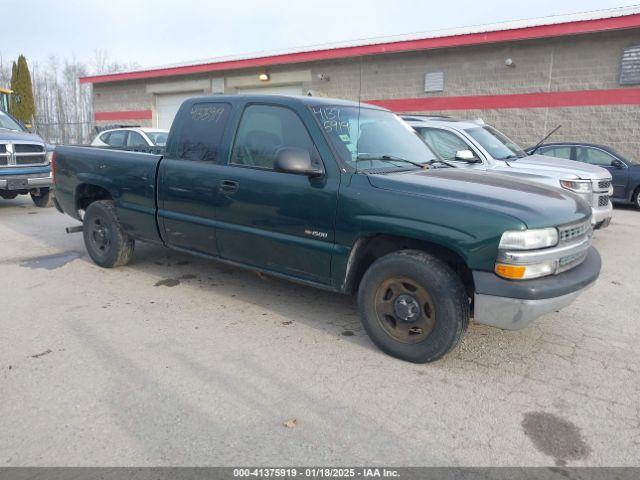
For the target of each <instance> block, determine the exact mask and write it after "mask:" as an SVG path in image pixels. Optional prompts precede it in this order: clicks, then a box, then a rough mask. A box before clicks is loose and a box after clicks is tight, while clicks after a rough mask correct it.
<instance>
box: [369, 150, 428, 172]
mask: <svg viewBox="0 0 640 480" xmlns="http://www.w3.org/2000/svg"><path fill="white" fill-rule="evenodd" d="M361 160H382V161H386V162H404V163H410V164H411V165H415V166H416V167H419V168H422V169H426V168H428V167H427V165H428V163H419V162H414V161H413V160H407V159H406V158H401V157H396V156H393V155H371V154H369V153H360V154H359V155H358V157H357V158H356V163H357V162H359V161H361ZM396 166H397V165H396Z"/></svg>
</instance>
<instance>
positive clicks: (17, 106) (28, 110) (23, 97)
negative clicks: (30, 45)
mask: <svg viewBox="0 0 640 480" xmlns="http://www.w3.org/2000/svg"><path fill="white" fill-rule="evenodd" d="M11 90H13V93H14V97H13V99H12V102H11V107H12V113H13V115H14V116H15V117H16V118H17V119H18V120H20V121H21V122H23V123H33V120H34V117H35V115H36V107H35V103H34V101H33V87H32V84H31V73H30V72H29V65H27V59H26V58H25V57H24V55H20V56H19V57H18V63H17V64H16V63H15V62H14V63H13V68H12V71H11Z"/></svg>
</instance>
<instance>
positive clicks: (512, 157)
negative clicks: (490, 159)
mask: <svg viewBox="0 0 640 480" xmlns="http://www.w3.org/2000/svg"><path fill="white" fill-rule="evenodd" d="M519 158H522V157H519V156H518V155H515V154H511V155H507V156H506V157H501V158H498V159H497V160H517V159H519Z"/></svg>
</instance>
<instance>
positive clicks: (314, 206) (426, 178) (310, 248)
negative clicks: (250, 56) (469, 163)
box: [54, 96, 600, 362]
mask: <svg viewBox="0 0 640 480" xmlns="http://www.w3.org/2000/svg"><path fill="white" fill-rule="evenodd" d="M436 167H441V168H436ZM54 176H55V182H56V189H57V190H56V198H55V202H56V206H57V207H58V209H59V210H60V211H62V212H65V213H67V214H69V215H71V216H72V217H74V218H76V219H80V220H82V222H83V235H84V241H85V244H86V248H87V250H88V252H89V255H90V256H91V258H92V259H93V261H94V262H95V263H97V264H98V265H100V266H103V267H116V266H120V265H125V264H126V263H127V262H129V261H130V260H131V257H132V254H133V249H134V243H135V242H136V241H143V242H152V243H156V244H160V245H165V246H168V247H171V248H174V249H176V250H180V251H185V252H190V253H194V254H196V255H200V256H203V257H207V258H214V259H218V260H220V261H223V262H227V263H230V264H234V265H240V266H243V267H247V268H250V269H254V270H257V271H261V272H265V273H268V274H272V275H275V276H279V277H285V278H287V279H291V280H295V281H298V282H302V283H305V284H308V285H313V286H316V287H320V288H324V289H329V290H333V291H336V292H341V293H345V294H351V293H357V296H358V304H359V311H360V316H361V320H362V322H363V325H364V327H365V329H366V331H367V333H368V334H369V336H370V337H371V339H372V340H373V342H374V343H375V344H376V345H378V347H380V348H381V349H382V350H384V351H385V352H387V353H389V354H391V355H394V356H397V357H399V358H402V359H405V360H409V361H413V362H429V361H433V360H436V359H438V358H440V357H442V356H443V355H445V354H446V353H447V352H449V351H450V350H451V349H452V348H453V347H454V346H455V345H456V344H457V343H458V341H459V339H460V336H461V335H462V333H463V331H464V330H465V329H466V327H467V325H468V322H469V318H470V315H473V317H474V318H475V321H476V322H479V323H484V324H488V325H493V326H496V327H500V328H507V329H519V328H522V327H524V326H526V325H528V324H530V323H531V322H532V321H533V320H534V319H536V318H537V317H539V316H541V315H543V314H545V313H548V312H554V311H556V310H558V309H560V308H562V307H565V306H567V305H568V304H570V303H571V302H572V301H573V300H574V299H575V298H576V297H577V296H578V295H579V294H580V293H581V292H582V291H583V290H584V289H585V288H587V287H588V286H590V285H591V284H592V283H593V282H594V281H595V280H596V278H597V277H598V274H599V271H600V257H599V255H598V252H597V251H596V250H595V249H594V248H593V247H592V246H591V234H592V225H591V209H590V207H589V206H588V205H587V204H586V203H585V202H584V201H583V200H582V199H580V198H579V197H578V196H577V195H575V194H574V193H571V192H569V191H567V190H563V189H561V188H553V187H547V186H544V185H539V184H535V183H529V182H522V181H519V180H517V179H513V178H510V177H507V176H503V175H492V174H490V173H486V172H476V171H469V170H465V169H454V168H446V165H445V164H443V163H442V160H440V159H439V158H438V157H437V156H436V155H435V154H434V153H433V152H432V151H431V150H430V149H429V147H428V146H427V145H426V144H425V143H424V142H422V141H421V140H420V139H419V138H418V136H417V135H416V134H415V133H414V132H413V131H412V130H411V129H410V128H409V126H408V125H407V124H406V123H404V122H403V121H401V120H400V119H399V118H398V117H397V116H395V115H394V114H392V113H391V112H389V111H387V110H384V109H382V108H378V107H373V106H368V105H359V104H357V103H352V102H346V101H342V100H332V99H321V98H314V97H280V96H215V97H200V98H194V99H190V100H187V101H185V102H184V103H183V105H182V106H181V107H180V110H179V111H178V114H177V116H176V119H175V121H174V122H173V125H172V127H171V131H170V134H169V138H168V142H167V147H166V151H165V152H164V154H163V155H155V154H148V153H139V152H125V151H118V150H104V149H97V148H90V147H58V148H57V149H56V154H55V162H54Z"/></svg>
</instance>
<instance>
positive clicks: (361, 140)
mask: <svg viewBox="0 0 640 480" xmlns="http://www.w3.org/2000/svg"><path fill="white" fill-rule="evenodd" d="M311 111H312V112H313V114H314V115H315V117H316V119H317V120H318V122H319V123H320V126H321V127H322V128H323V129H324V131H325V132H326V134H327V136H328V137H329V140H330V141H331V143H332V145H333V146H334V148H335V150H336V151H337V153H338V155H340V158H341V159H342V160H343V162H344V163H347V164H348V165H350V166H351V167H354V168H356V163H357V169H358V170H363V169H384V168H392V169H394V168H397V167H402V168H415V166H411V165H410V164H409V163H406V162H402V161H401V160H394V158H395V159H405V160H409V161H412V162H417V163H420V164H424V163H427V162H429V161H431V160H437V157H436V155H435V154H434V153H433V152H432V151H431V150H430V149H429V147H428V146H427V145H425V143H424V142H423V141H422V140H420V137H418V135H417V134H416V133H415V132H414V131H413V129H412V128H411V127H410V126H409V125H407V124H406V123H405V122H403V121H402V120H400V119H399V118H398V117H397V116H396V115H394V114H393V113H391V112H388V111H385V110H374V109H371V108H358V107H342V106H317V107H311ZM382 157H386V159H383V158H382ZM358 158H359V159H360V160H359V161H357V162H356V160H357V159H358Z"/></svg>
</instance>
